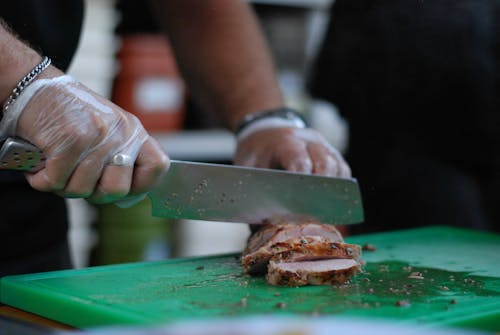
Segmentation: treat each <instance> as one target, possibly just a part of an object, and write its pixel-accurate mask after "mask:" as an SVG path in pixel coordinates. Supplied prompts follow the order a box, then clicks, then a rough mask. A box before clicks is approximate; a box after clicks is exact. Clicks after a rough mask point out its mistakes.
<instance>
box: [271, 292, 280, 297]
mask: <svg viewBox="0 0 500 335" xmlns="http://www.w3.org/2000/svg"><path fill="white" fill-rule="evenodd" d="M273 295H274V296H275V297H279V296H281V293H279V292H276V293H274V294H273Z"/></svg>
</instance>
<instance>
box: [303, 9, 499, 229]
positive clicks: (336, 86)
mask: <svg viewBox="0 0 500 335" xmlns="http://www.w3.org/2000/svg"><path fill="white" fill-rule="evenodd" d="M331 14H332V15H331V20H330V25H329V27H328V30H327V32H326V36H325V39H324V43H323V46H322V48H321V50H320V52H319V56H318V58H317V61H316V64H315V66H314V69H315V70H314V71H313V73H314V74H313V76H312V77H311V80H310V90H311V92H312V95H313V96H315V97H320V98H323V99H326V100H328V101H330V102H333V103H334V104H335V105H337V107H339V110H340V112H341V113H342V115H343V116H344V117H346V118H347V120H348V122H349V125H350V138H349V149H348V152H347V160H348V161H349V163H350V165H351V167H352V171H353V175H354V176H355V177H356V178H358V180H359V181H360V184H361V187H362V192H363V196H364V203H365V209H366V211H365V212H366V224H365V225H358V227H353V230H360V231H376V230H382V229H398V228H403V227H410V226H417V225H429V224H445V225H446V224H449V225H457V226H467V227H475V228H481V229H489V230H500V225H499V224H498V222H499V221H500V209H499V208H498V205H497V201H496V199H497V189H498V186H499V185H500V113H499V110H500V100H499V99H500V92H499V89H500V48H499V45H500V43H499V42H500V39H499V36H500V24H499V22H500V3H499V2H498V1H496V0H477V1H471V0H439V1H421V0H408V1H401V0H336V1H335V3H334V5H333V6H332V12H331Z"/></svg>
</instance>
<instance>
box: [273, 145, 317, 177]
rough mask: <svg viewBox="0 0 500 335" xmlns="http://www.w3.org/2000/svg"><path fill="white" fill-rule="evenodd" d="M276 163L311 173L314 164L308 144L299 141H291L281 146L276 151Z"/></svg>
mask: <svg viewBox="0 0 500 335" xmlns="http://www.w3.org/2000/svg"><path fill="white" fill-rule="evenodd" d="M276 159H277V161H276V162H275V165H276V164H277V165H279V167H281V168H283V169H285V170H288V171H292V172H299V173H311V172H312V168H313V164H312V160H311V157H310V156H309V152H308V151H307V148H306V145H304V143H303V142H299V141H290V142H287V143H286V144H284V145H282V146H280V147H279V148H278V149H277V152H276Z"/></svg>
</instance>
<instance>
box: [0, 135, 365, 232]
mask: <svg viewBox="0 0 500 335" xmlns="http://www.w3.org/2000/svg"><path fill="white" fill-rule="evenodd" d="M43 166H44V156H43V153H42V152H41V151H40V150H39V149H38V148H37V147H35V146H34V145H32V144H31V143H29V142H26V141H24V140H21V139H19V138H8V139H7V140H6V141H4V143H3V144H2V147H1V148H0V168H2V169H14V170H23V171H28V172H36V171H38V170H40V169H41V168H43ZM148 196H149V197H150V199H151V204H152V215H153V216H157V217H164V218H173V219H191V220H204V221H222V222H239V223H251V224H252V223H262V222H263V221H264V220H266V219H270V218H274V217H282V216H287V215H294V216H304V217H311V218H314V219H316V220H319V221H320V222H324V223H331V224H353V223H360V222H362V221H363V206H362V201H361V193H360V189H359V185H358V183H357V181H356V179H354V178H349V179H344V178H334V177H325V176H319V175H312V174H301V173H293V172H289V171H283V170H275V169H263V168H250V167H242V166H235V165H225V164H212V163H198V162H188V161H177V160H171V165H170V168H169V170H168V172H167V173H166V174H165V176H164V177H163V179H162V180H161V182H160V183H159V184H158V186H156V187H155V188H153V189H152V190H151V191H150V192H149V193H148Z"/></svg>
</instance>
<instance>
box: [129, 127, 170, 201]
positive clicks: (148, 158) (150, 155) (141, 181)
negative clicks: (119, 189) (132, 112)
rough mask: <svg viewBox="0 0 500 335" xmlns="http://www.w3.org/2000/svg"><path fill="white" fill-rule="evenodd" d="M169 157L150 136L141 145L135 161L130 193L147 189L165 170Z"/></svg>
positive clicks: (142, 191) (156, 181)
mask: <svg viewBox="0 0 500 335" xmlns="http://www.w3.org/2000/svg"><path fill="white" fill-rule="evenodd" d="M169 166H170V159H169V157H168V156H167V154H166V153H165V151H164V150H163V148H162V146H161V145H160V143H158V141H157V140H155V139H154V138H152V137H151V136H150V137H149V138H148V140H147V141H146V142H144V144H143V145H142V147H141V150H140V151H139V155H138V157H137V160H136V162H135V168H134V174H133V180H132V187H131V192H130V194H131V195H136V194H141V193H145V192H147V191H149V190H150V189H151V188H152V187H153V186H155V185H156V184H157V183H158V182H159V181H160V180H161V177H162V176H163V175H164V174H165V173H166V172H167V170H168V168H169Z"/></svg>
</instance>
